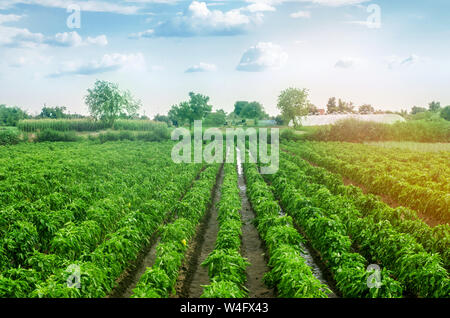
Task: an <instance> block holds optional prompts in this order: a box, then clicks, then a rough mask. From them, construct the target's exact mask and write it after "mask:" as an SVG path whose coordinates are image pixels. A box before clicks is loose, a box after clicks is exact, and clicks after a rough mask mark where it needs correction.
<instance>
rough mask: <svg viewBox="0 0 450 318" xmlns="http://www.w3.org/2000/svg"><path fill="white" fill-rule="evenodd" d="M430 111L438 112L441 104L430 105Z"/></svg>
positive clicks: (432, 103) (433, 103)
mask: <svg viewBox="0 0 450 318" xmlns="http://www.w3.org/2000/svg"><path fill="white" fill-rule="evenodd" d="M428 109H429V111H430V112H437V111H439V110H440V109H441V103H440V102H435V101H432V102H431V103H429V104H428Z"/></svg>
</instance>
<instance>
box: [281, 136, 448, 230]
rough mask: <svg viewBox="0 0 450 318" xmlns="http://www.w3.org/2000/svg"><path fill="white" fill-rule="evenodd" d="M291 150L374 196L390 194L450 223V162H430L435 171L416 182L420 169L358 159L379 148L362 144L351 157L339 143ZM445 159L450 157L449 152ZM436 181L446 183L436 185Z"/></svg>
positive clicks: (303, 145) (383, 160)
mask: <svg viewBox="0 0 450 318" xmlns="http://www.w3.org/2000/svg"><path fill="white" fill-rule="evenodd" d="M290 147H292V148H295V147H296V151H295V153H296V154H297V155H299V156H301V157H302V158H304V159H306V160H308V161H310V162H312V163H314V164H317V165H319V166H321V167H324V168H326V169H328V170H330V171H332V172H336V173H339V174H341V175H343V176H345V177H347V178H349V179H351V180H352V181H355V182H358V183H360V184H362V185H363V186H364V187H366V189H367V191H369V192H370V193H374V194H378V195H386V196H388V197H390V198H392V199H394V200H396V201H397V202H398V203H400V204H402V205H404V206H407V207H410V208H412V209H414V210H417V211H420V212H422V213H424V214H425V215H430V216H433V217H435V218H437V219H438V220H440V221H441V222H442V223H449V221H450V193H449V189H448V188H447V187H448V178H449V177H450V175H449V173H448V172H449V171H450V169H448V161H447V162H446V163H443V162H441V160H439V161H437V162H436V163H435V164H433V163H432V162H431V163H428V164H432V165H433V166H434V170H433V172H432V173H429V174H426V175H425V177H424V176H422V177H421V178H418V181H412V179H414V178H415V177H414V176H417V175H418V174H419V173H420V172H422V171H421V168H420V166H416V167H414V166H408V165H407V164H405V163H402V164H397V165H395V164H394V163H395V161H394V160H392V159H387V158H383V157H376V159H372V160H371V161H369V160H366V161H361V162H358V161H357V159H355V158H359V157H366V158H372V157H373V156H376V153H377V151H378V149H373V147H369V146H364V145H359V147H365V148H364V149H359V148H358V149H351V150H352V151H354V152H350V154H348V155H347V156H344V155H343V154H342V152H343V149H345V147H347V146H346V144H345V143H340V144H336V145H334V147H333V148H331V149H329V147H330V146H329V145H327V143H294V144H290ZM393 151H395V150H393ZM344 153H345V152H344ZM399 156H400V155H399ZM422 156H423V157H426V155H422ZM441 156H442V157H448V156H447V155H446V154H445V153H443V154H441ZM423 160H425V158H424V159H423ZM422 174H423V173H422ZM410 175H411V176H412V177H409V176H410ZM424 178H425V179H424ZM433 178H434V179H443V181H440V183H436V182H433Z"/></svg>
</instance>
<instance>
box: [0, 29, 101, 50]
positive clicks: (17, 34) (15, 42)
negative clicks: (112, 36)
mask: <svg viewBox="0 0 450 318" xmlns="http://www.w3.org/2000/svg"><path fill="white" fill-rule="evenodd" d="M107 44H108V40H107V38H106V36H105V35H100V36H97V37H88V38H87V40H86V41H84V40H83V38H82V37H81V36H80V35H79V34H78V33H77V32H76V31H73V32H62V33H57V34H55V35H54V36H44V35H43V34H42V33H33V32H30V31H29V30H28V29H21V28H15V27H5V26H2V25H0V46H10V47H27V48H36V47H39V46H45V45H49V46H61V47H78V46H83V45H100V46H105V45H107Z"/></svg>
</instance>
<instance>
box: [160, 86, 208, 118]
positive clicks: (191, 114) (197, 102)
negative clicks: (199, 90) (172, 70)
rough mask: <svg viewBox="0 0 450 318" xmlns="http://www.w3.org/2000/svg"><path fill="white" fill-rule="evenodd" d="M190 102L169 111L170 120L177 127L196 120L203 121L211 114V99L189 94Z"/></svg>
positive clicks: (173, 107) (175, 106) (182, 103)
mask: <svg viewBox="0 0 450 318" xmlns="http://www.w3.org/2000/svg"><path fill="white" fill-rule="evenodd" d="M189 98H190V99H189V101H188V102H181V103H180V104H179V105H174V106H172V108H171V109H170V111H169V118H170V119H171V120H172V121H173V123H174V124H175V125H177V126H178V125H180V124H181V125H183V124H184V123H189V125H190V126H192V124H193V123H194V120H202V119H203V118H205V117H206V115H208V114H209V113H210V112H211V109H212V106H211V105H209V104H208V102H209V97H208V96H204V95H201V94H195V93H193V92H190V93H189Z"/></svg>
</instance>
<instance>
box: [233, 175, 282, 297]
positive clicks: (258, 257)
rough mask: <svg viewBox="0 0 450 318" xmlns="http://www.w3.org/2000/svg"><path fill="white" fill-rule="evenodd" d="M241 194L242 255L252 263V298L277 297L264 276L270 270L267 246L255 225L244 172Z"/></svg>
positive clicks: (249, 280) (249, 274)
mask: <svg viewBox="0 0 450 318" xmlns="http://www.w3.org/2000/svg"><path fill="white" fill-rule="evenodd" d="M238 183H239V189H240V195H241V198H242V210H241V214H242V222H243V226H242V247H241V255H242V256H243V257H244V258H247V260H248V261H249V263H250V265H249V266H248V267H247V283H246V287H247V288H248V290H249V297H250V298H271V297H275V292H274V291H273V289H270V288H267V287H266V286H265V285H264V283H263V281H262V278H263V276H264V274H265V273H267V272H268V271H269V267H268V266H267V262H266V259H265V248H264V246H263V243H262V241H261V238H260V237H259V234H258V231H257V230H256V228H255V226H254V225H253V220H254V218H255V212H254V211H253V209H252V207H251V204H250V202H249V200H248V198H247V194H246V191H247V188H246V185H245V180H244V176H243V174H239V178H238Z"/></svg>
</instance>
